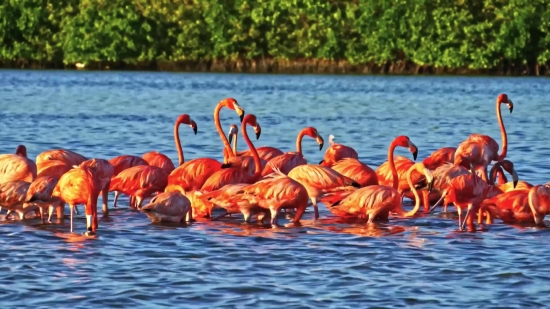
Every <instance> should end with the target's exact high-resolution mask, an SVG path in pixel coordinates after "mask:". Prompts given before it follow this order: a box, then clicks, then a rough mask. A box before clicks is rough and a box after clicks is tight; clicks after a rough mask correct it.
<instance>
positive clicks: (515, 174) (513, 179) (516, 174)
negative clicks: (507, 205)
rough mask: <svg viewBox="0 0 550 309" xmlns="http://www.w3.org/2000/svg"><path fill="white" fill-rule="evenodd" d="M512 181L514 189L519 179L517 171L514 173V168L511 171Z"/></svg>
mask: <svg viewBox="0 0 550 309" xmlns="http://www.w3.org/2000/svg"><path fill="white" fill-rule="evenodd" d="M512 181H513V183H514V189H515V188H516V186H517V185H518V181H519V177H518V173H516V170H513V171H512Z"/></svg>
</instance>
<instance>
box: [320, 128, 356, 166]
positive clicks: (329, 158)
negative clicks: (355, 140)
mask: <svg viewBox="0 0 550 309" xmlns="http://www.w3.org/2000/svg"><path fill="white" fill-rule="evenodd" d="M328 143H329V145H330V147H328V148H327V151H326V152H325V157H324V158H323V160H322V161H321V162H319V164H320V165H322V166H326V167H331V166H332V165H333V164H334V163H336V162H338V161H340V160H342V159H345V158H354V159H359V155H358V154H357V151H355V149H353V148H351V147H349V146H345V145H342V144H338V143H335V142H334V135H332V134H331V135H329V137H328Z"/></svg>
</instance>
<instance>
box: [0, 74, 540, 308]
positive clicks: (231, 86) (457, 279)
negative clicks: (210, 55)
mask: <svg viewBox="0 0 550 309" xmlns="http://www.w3.org/2000/svg"><path fill="white" fill-rule="evenodd" d="M501 92H504V93H507V94H508V95H509V97H510V98H511V99H512V100H513V101H514V103H515V106H514V112H513V113H512V114H509V113H508V111H507V110H506V109H504V110H503V117H504V122H505V125H506V127H507V131H508V135H509V152H508V158H509V159H510V160H512V161H514V162H515V164H516V168H517V170H518V173H519V175H520V178H521V179H524V180H527V181H529V182H531V183H543V182H547V181H549V180H550V179H549V174H548V171H549V164H548V160H547V157H548V154H549V152H550V149H549V147H550V146H549V137H548V132H549V131H548V129H549V127H550V124H549V123H548V115H549V113H550V104H549V101H548V99H547V96H548V93H550V83H549V81H548V79H543V78H540V79H534V78H460V77H363V76H352V77H349V76H285V75H272V76H270V75H230V74H227V75H223V74H172V73H135V72H132V73H115V72H96V73H92V72H63V71H60V72H52V71H0V110H1V115H2V121H1V133H0V134H1V135H0V136H1V140H2V143H1V144H0V153H12V152H13V151H14V149H15V147H16V146H17V145H18V144H20V143H24V144H25V145H26V146H27V149H28V152H29V156H31V157H35V156H36V155H38V154H39V153H40V152H42V151H44V150H47V149H51V148H57V147H63V148H69V149H72V150H75V151H77V152H79V153H82V154H83V155H85V156H87V157H100V158H111V157H114V156H117V155H121V154H134V155H141V154H143V153H144V152H147V151H150V150H158V151H160V152H163V153H165V154H167V155H168V156H169V157H171V158H172V160H173V161H174V162H177V154H176V151H175V148H174V143H173V137H172V125H173V123H174V120H175V118H176V117H177V116H178V115H179V114H181V113H188V114H190V115H191V117H193V119H195V120H196V121H197V123H198V128H199V133H198V134H197V135H196V136H194V135H192V132H191V130H185V129H182V130H181V135H182V141H183V147H184V152H185V155H186V158H187V159H192V158H197V157H214V158H218V159H220V160H221V158H222V155H221V150H222V146H221V142H220V139H219V137H218V136H217V135H216V133H215V130H214V125H213V118H212V114H213V109H214V106H215V105H216V103H217V102H218V101H219V100H220V99H222V98H224V97H229V96H231V97H234V98H236V99H237V100H238V101H239V103H240V104H241V106H243V107H244V109H245V110H246V112H247V113H253V114H255V115H257V116H258V119H259V122H260V124H261V125H262V136H261V138H260V140H259V141H258V142H257V143H256V144H257V145H258V146H262V145H272V146H277V147H280V148H281V149H283V150H292V149H294V140H295V137H296V134H297V132H298V131H299V130H300V129H301V128H302V127H304V126H315V127H316V128H317V129H318V130H319V132H320V133H321V134H322V135H323V136H324V137H325V140H328V135H329V134H334V135H335V136H336V141H338V142H340V143H343V144H346V145H349V146H352V147H354V148H355V149H356V150H357V151H358V153H359V156H360V159H361V160H362V161H364V162H366V163H367V164H369V165H370V166H372V167H377V166H378V165H380V164H381V163H382V162H383V161H384V160H385V156H386V150H387V147H388V145H389V144H390V142H391V140H392V139H393V138H394V137H395V136H397V135H408V136H409V137H410V138H411V140H412V141H413V142H414V143H415V144H416V145H417V146H418V147H419V159H423V158H424V157H426V156H428V155H429V154H430V153H431V152H432V151H433V150H435V149H438V148H440V147H444V146H456V145H458V143H459V142H460V141H462V140H463V139H464V138H466V137H467V136H468V135H469V134H470V133H482V134H488V135H491V136H493V137H494V138H495V139H496V140H497V141H498V142H499V143H500V133H499V129H498V125H497V123H496V116H495V107H494V106H495V104H494V101H495V98H496V96H497V94H498V93H501ZM221 120H222V123H223V127H224V129H227V128H228V126H229V125H230V124H231V123H238V117H237V116H236V114H235V113H234V112H233V111H227V110H223V111H222V117H221ZM188 131H189V132H188ZM244 147H245V146H244V143H242V140H241V145H240V149H244ZM304 152H305V156H306V158H307V159H308V160H309V161H310V162H313V163H314V162H319V161H320V160H321V159H322V156H323V153H324V151H321V152H320V151H319V150H318V148H317V146H316V144H315V141H313V140H310V139H305V140H304ZM396 153H397V154H400V155H404V156H407V157H411V155H410V153H408V152H407V150H406V149H405V150H403V149H398V150H397V151H396ZM111 200H112V196H111ZM121 205H122V207H121V208H119V209H117V210H113V211H112V212H111V215H110V216H109V217H108V218H102V219H101V220H100V230H99V233H100V236H99V238H97V239H85V238H83V237H82V236H80V235H78V234H72V235H71V234H70V233H69V227H68V221H67V222H66V223H65V225H56V224H52V225H40V224H39V223H40V222H39V221H37V220H30V221H28V222H26V223H20V222H15V223H14V222H6V221H1V223H2V224H1V226H0V239H1V244H2V245H1V247H0V248H2V250H1V251H0V261H1V263H0V304H1V305H2V307H3V308H8V307H18V306H39V307H53V306H56V307H60V308H68V307H71V308H89V307H90V306H92V307H97V308H99V307H103V308H107V307H108V308H122V307H125V308H127V307H144V308H153V307H155V305H156V306H157V307H168V306H177V307H182V308H251V307H252V306H255V307H258V308H323V307H331V308H351V307H354V308H366V307H380V308H382V307H386V308H389V307H396V308H397V307H411V306H414V305H417V306H419V307H422V308H430V307H431V308H443V307H458V306H460V307H463V306H467V307H468V308H489V307H500V308H503V306H506V307H516V308H529V307H543V306H545V304H546V302H547V301H548V300H549V299H550V297H549V296H548V295H549V294H548V293H549V292H550V285H549V284H550V280H549V279H548V275H547V274H548V271H549V270H550V267H548V266H547V265H548V260H549V258H550V252H549V251H548V247H547V245H546V244H547V243H548V241H547V240H546V239H547V238H548V237H549V236H550V234H549V232H548V230H547V229H540V228H533V227H513V226H506V225H503V224H502V223H500V221H497V222H496V224H494V225H491V226H489V227H488V228H487V230H486V231H483V232H477V233H459V232H457V231H456V230H457V221H456V218H455V217H453V216H450V217H449V216H444V215H442V214H438V213H435V214H432V215H429V216H423V217H418V218H414V219H408V220H399V219H393V220H391V221H390V222H389V223H387V224H378V225H377V226H369V227H366V226H365V225H364V224H356V225H354V224H351V223H348V224H344V223H341V222H338V221H337V220H335V219H334V217H332V216H331V215H330V213H329V212H328V211H327V210H326V209H324V207H323V206H321V208H320V209H321V216H322V218H323V219H322V220H319V221H318V222H315V221H313V220H312V218H313V215H312V212H311V210H310V209H308V212H307V213H306V215H305V217H304V220H303V221H302V223H303V226H302V227H282V228H278V229H271V228H269V227H261V226H257V225H250V226H249V225H243V224H241V222H242V220H241V218H233V219H228V220H225V221H218V222H197V223H194V224H192V225H191V226H189V227H186V226H179V225H169V224H162V225H159V224H151V223H150V222H149V220H148V219H147V218H146V217H145V215H143V214H141V213H138V212H136V211H132V210H129V209H127V208H126V205H127V199H126V198H122V200H121ZM406 207H410V206H406ZM67 212H68V210H67ZM282 221H283V223H284V222H286V220H282ZM84 223H85V222H84V218H83V217H82V214H81V215H80V216H79V217H78V219H77V220H76V225H75V230H76V232H78V233H80V232H82V231H83V230H84V225H85V224H84Z"/></svg>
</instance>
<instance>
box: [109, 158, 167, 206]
mask: <svg viewBox="0 0 550 309" xmlns="http://www.w3.org/2000/svg"><path fill="white" fill-rule="evenodd" d="M167 183H168V175H167V174H166V172H165V171H164V170H163V169H162V168H160V167H156V166H149V165H138V166H134V167H130V168H129V169H126V170H124V171H122V172H120V173H119V174H118V175H116V176H115V177H113V178H112V179H111V183H110V187H109V191H120V192H122V193H124V194H126V195H128V196H135V197H136V203H135V205H132V207H134V208H136V209H139V208H141V204H142V203H143V200H144V199H146V198H148V197H151V196H152V195H153V193H155V192H162V191H164V189H165V188H166V185H167Z"/></svg>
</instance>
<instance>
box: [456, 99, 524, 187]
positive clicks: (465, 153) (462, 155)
mask: <svg viewBox="0 0 550 309" xmlns="http://www.w3.org/2000/svg"><path fill="white" fill-rule="evenodd" d="M501 104H506V105H507V106H508V108H509V109H510V113H512V110H513V109H514V104H513V103H512V100H510V99H509V98H508V96H507V95H506V94H500V95H499V96H498V97H497V100H496V110H497V119H498V124H499V126H500V132H501V135H502V152H501V153H500V155H499V154H498V148H499V146H498V143H497V142H496V141H495V140H494V139H493V138H492V137H490V136H487V135H482V134H471V135H470V136H469V137H468V138H467V139H466V140H465V141H463V142H462V143H460V145H458V148H457V149H456V153H455V157H454V162H455V164H462V165H463V166H464V167H465V168H469V166H466V165H465V164H464V163H463V161H464V159H467V162H468V163H471V164H473V166H474V169H475V170H476V171H477V172H479V173H480V175H481V178H482V179H483V180H484V181H486V182H487V181H489V177H488V175H487V167H488V166H489V164H490V163H491V161H502V160H504V159H505V158H506V153H507V151H508V137H507V135H506V129H505V128H504V123H503V121H502V114H501V111H500V105H501Z"/></svg>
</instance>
